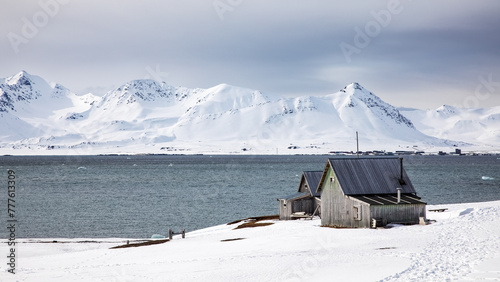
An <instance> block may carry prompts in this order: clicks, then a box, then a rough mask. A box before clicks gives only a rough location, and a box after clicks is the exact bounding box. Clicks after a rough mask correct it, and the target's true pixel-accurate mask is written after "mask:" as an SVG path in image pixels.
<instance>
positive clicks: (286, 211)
mask: <svg viewBox="0 0 500 282" xmlns="http://www.w3.org/2000/svg"><path fill="white" fill-rule="evenodd" d="M322 175H323V172H322V171H304V172H303V173H302V177H301V179H300V185H299V190H298V192H297V193H295V194H292V195H290V196H287V197H284V198H280V199H278V201H279V211H280V220H290V219H295V218H300V217H307V216H312V215H314V214H316V215H318V214H319V213H320V209H319V193H318V191H317V190H318V183H319V181H320V180H321V176H322Z"/></svg>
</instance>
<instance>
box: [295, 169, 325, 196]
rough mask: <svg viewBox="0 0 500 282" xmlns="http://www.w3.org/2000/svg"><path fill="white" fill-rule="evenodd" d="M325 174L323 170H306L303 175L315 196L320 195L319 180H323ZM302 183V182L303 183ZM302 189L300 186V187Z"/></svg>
mask: <svg viewBox="0 0 500 282" xmlns="http://www.w3.org/2000/svg"><path fill="white" fill-rule="evenodd" d="M322 175H323V171H304V172H303V174H302V176H303V178H305V180H306V183H307V186H308V187H309V189H310V190H311V194H312V196H313V197H319V196H320V194H319V192H318V186H319V182H320V181H321V176H322ZM301 184H302V183H301ZM299 189H300V187H299Z"/></svg>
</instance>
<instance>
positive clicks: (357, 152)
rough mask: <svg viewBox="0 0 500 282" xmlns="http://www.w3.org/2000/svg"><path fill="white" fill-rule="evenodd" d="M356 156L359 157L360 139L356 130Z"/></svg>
mask: <svg viewBox="0 0 500 282" xmlns="http://www.w3.org/2000/svg"><path fill="white" fill-rule="evenodd" d="M356 157H358V158H359V139H358V132H357V131H356Z"/></svg>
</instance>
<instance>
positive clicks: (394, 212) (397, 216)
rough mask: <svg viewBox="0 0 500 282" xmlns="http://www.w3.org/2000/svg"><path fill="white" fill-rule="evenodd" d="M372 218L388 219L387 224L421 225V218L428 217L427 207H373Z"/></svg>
mask: <svg viewBox="0 0 500 282" xmlns="http://www.w3.org/2000/svg"><path fill="white" fill-rule="evenodd" d="M370 210H371V217H372V218H380V219H386V220H387V223H391V222H393V223H412V224H417V223H419V218H420V217H424V218H425V217H426V211H425V205H421V204H420V205H409V204H400V205H372V206H371V207H370Z"/></svg>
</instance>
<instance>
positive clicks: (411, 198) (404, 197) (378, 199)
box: [351, 194, 426, 206]
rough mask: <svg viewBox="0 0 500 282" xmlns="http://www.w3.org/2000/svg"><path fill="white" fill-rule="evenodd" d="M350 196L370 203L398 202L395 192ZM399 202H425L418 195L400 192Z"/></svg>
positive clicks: (392, 203)
mask: <svg viewBox="0 0 500 282" xmlns="http://www.w3.org/2000/svg"><path fill="white" fill-rule="evenodd" d="M351 198H354V199H357V200H359V201H362V202H365V203H367V204H370V205H374V206H376V205H397V204H398V203H397V202H398V197H397V196H396V195H395V194H392V195H358V196H351ZM399 204H400V205H401V204H412V205H418V204H423V205H425V204H426V203H425V202H422V201H421V200H420V198H419V197H417V196H415V195H411V194H401V202H400V203H399Z"/></svg>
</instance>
